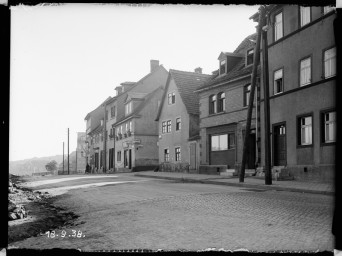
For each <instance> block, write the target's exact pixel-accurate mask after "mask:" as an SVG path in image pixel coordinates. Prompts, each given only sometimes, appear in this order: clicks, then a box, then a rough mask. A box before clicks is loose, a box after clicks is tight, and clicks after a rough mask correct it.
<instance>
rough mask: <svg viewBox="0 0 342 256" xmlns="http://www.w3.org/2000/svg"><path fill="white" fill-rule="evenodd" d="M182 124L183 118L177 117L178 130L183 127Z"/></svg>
mask: <svg viewBox="0 0 342 256" xmlns="http://www.w3.org/2000/svg"><path fill="white" fill-rule="evenodd" d="M181 125H182V124H181V119H180V118H176V131H179V130H180V129H181V128H182V127H181Z"/></svg>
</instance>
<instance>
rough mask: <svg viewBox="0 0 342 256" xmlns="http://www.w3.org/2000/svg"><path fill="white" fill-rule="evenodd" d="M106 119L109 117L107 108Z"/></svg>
mask: <svg viewBox="0 0 342 256" xmlns="http://www.w3.org/2000/svg"><path fill="white" fill-rule="evenodd" d="M105 118H106V120H108V119H109V113H108V110H106V117H105Z"/></svg>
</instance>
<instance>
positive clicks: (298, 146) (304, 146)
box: [297, 144, 313, 148]
mask: <svg viewBox="0 0 342 256" xmlns="http://www.w3.org/2000/svg"><path fill="white" fill-rule="evenodd" d="M312 147H313V144H310V145H297V148H312Z"/></svg>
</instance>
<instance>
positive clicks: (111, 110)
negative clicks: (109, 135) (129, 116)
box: [110, 106, 115, 118]
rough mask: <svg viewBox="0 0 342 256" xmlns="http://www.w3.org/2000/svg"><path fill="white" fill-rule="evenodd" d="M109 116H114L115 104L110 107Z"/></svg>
mask: <svg viewBox="0 0 342 256" xmlns="http://www.w3.org/2000/svg"><path fill="white" fill-rule="evenodd" d="M110 117H111V118H113V117H115V106H113V107H111V108H110Z"/></svg>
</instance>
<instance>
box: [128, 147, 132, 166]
mask: <svg viewBox="0 0 342 256" xmlns="http://www.w3.org/2000/svg"><path fill="white" fill-rule="evenodd" d="M128 169H132V149H129V150H128Z"/></svg>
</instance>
